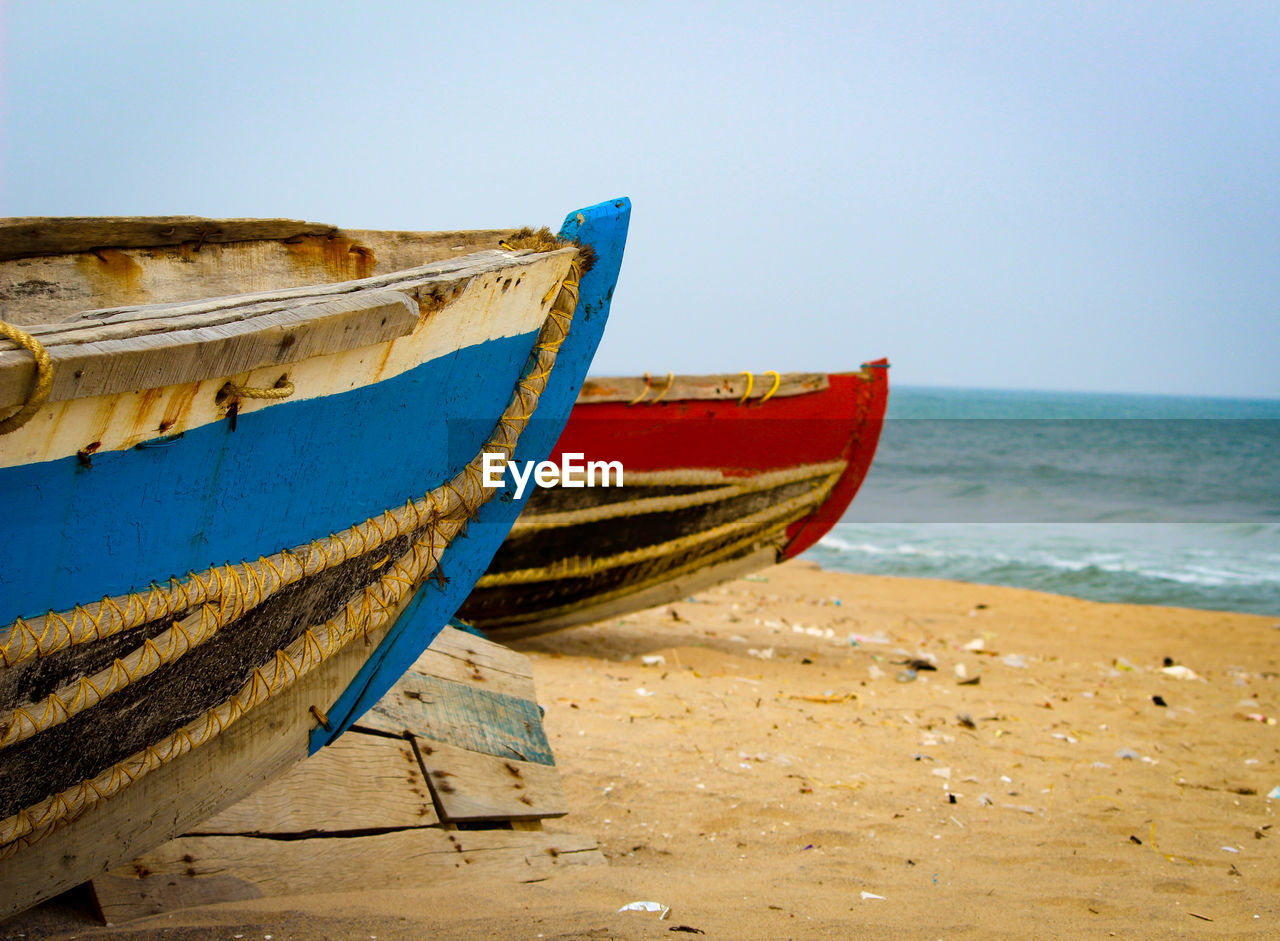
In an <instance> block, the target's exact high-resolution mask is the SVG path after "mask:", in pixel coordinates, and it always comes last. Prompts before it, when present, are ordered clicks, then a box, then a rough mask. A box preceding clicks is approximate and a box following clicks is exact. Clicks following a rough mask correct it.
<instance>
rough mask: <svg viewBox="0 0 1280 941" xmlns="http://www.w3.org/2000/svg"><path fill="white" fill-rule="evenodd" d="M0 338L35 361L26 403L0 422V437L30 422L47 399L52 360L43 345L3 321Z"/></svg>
mask: <svg viewBox="0 0 1280 941" xmlns="http://www.w3.org/2000/svg"><path fill="white" fill-rule="evenodd" d="M0 337H4V338H5V339H7V340H12V341H13V342H14V343H16V344H17V345H18V346H20V347H22V348H23V349H24V350H26V351H27V352H29V353H30V354H31V355H32V356H34V357H35V360H36V375H35V381H34V382H33V383H32V384H31V391H30V392H29V393H28V394H27V401H26V402H24V403H23V405H22V407H21V408H19V409H18V410H17V411H16V412H14V413H13V414H12V415H10V416H9V417H8V418H6V419H4V420H3V421H0V435H7V434H8V433H9V432H11V431H17V430H18V429H19V428H21V427H22V426H23V425H25V424H26V423H27V422H29V421H31V417H32V416H33V415H35V413H36V412H37V411H39V410H40V406H41V405H43V404H44V403H45V400H46V399H48V398H49V393H50V392H51V391H52V390H53V360H52V359H50V358H49V352H48V350H46V349H45V348H44V344H43V343H41V342H40V341H39V340H37V339H36V338H35V337H33V336H32V335H31V334H29V333H27V331H25V330H20V329H18V328H17V327H15V326H14V325H13V324H11V323H6V322H5V321H3V320H0Z"/></svg>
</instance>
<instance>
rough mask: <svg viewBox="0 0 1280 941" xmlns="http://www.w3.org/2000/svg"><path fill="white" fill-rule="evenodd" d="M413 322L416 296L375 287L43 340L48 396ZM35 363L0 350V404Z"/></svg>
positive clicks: (336, 346) (255, 360) (363, 337)
mask: <svg viewBox="0 0 1280 941" xmlns="http://www.w3.org/2000/svg"><path fill="white" fill-rule="evenodd" d="M417 323H418V305H417V303H416V302H415V301H413V300H412V299H410V298H409V297H406V296H405V295H404V294H399V293H397V292H394V291H375V292H370V293H368V294H362V295H354V296H351V297H340V298H334V299H332V300H329V301H327V302H325V303H321V304H308V305H305V306H300V307H296V308H293V309H289V310H282V311H278V312H276V313H270V314H266V315H264V316H261V317H254V318H252V319H249V320H241V321H237V322H232V323H224V324H220V325H216V326H208V327H203V328H200V329H196V330H175V331H171V332H155V333H148V334H146V335H143V336H136V337H126V338H122V339H110V340H104V341H101V342H96V343H74V344H64V345H59V346H52V347H48V348H47V349H48V350H49V356H50V359H52V360H53V389H52V391H51V392H50V395H49V399H50V401H61V400H65V399H74V398H85V397H88V396H94V395H109V394H112V393H115V392H129V391H134V390H141V389H156V388H160V387H162V386H167V385H177V384H179V383H187V382H198V381H201V380H204V379H214V378H218V377H223V376H234V375H236V374H237V373H244V372H249V371H251V370H253V369H258V368H261V367H263V366H271V365H279V366H286V365H288V364H291V363H296V362H301V361H303V360H306V359H308V358H310V357H313V356H323V355H326V354H328V353H337V352H341V351H343V350H349V349H355V348H358V347H362V346H370V345H373V344H376V343H384V342H387V341H389V340H393V339H395V338H397V337H401V336H405V335H407V334H408V333H410V332H412V330H413V328H414V327H415V326H416V325H417ZM34 371H35V365H34V362H33V361H32V358H31V355H30V354H29V353H26V352H25V351H24V352H22V353H13V352H6V353H0V407H3V406H8V405H18V404H20V403H21V402H23V401H25V400H26V397H27V395H28V394H29V390H30V388H31V380H32V376H33V373H34Z"/></svg>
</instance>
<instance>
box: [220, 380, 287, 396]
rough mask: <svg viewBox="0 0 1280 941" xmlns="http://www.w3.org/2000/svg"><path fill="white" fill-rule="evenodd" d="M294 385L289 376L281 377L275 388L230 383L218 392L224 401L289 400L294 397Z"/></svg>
mask: <svg viewBox="0 0 1280 941" xmlns="http://www.w3.org/2000/svg"><path fill="white" fill-rule="evenodd" d="M293 391H294V390H293V383H292V382H290V381H289V378H288V377H287V376H281V377H280V378H279V379H277V380H276V384H275V385H274V386H269V387H265V388H264V387H262V386H238V385H236V384H235V383H233V382H228V383H227V384H226V385H224V386H223V387H222V388H221V389H219V390H218V395H219V396H220V397H221V398H222V400H224V401H225V400H226V399H287V398H288V397H289V396H291V395H293Z"/></svg>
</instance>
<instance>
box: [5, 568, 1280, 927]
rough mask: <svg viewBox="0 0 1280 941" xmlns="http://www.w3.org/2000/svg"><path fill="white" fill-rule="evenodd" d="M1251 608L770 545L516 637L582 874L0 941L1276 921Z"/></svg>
mask: <svg viewBox="0 0 1280 941" xmlns="http://www.w3.org/2000/svg"><path fill="white" fill-rule="evenodd" d="M837 602H838V603H837ZM1278 627H1280V624H1278V622H1277V619H1276V618H1265V617H1257V616H1253V615H1240V614H1223V613H1213V612H1203V611H1190V610H1184V609H1174V608H1159V607H1139V606H1128V605H1109V604H1096V603H1092V602H1085V601H1079V600H1075V599H1071V598H1065V597H1059V596H1054V595H1045V594H1039V593H1035V592H1030V591H1021V590H1016V589H1006V588H991V587H985V586H976V585H968V584H963V583H959V582H945V581H925V580H911V579H895V578H884V577H870V576H854V575H847V574H841V573H833V572H824V571H822V570H820V569H818V568H817V567H816V566H814V565H813V564H811V563H807V562H805V561H803V560H802V561H799V562H792V563H788V564H787V565H784V566H781V567H778V568H775V569H772V570H769V571H767V572H764V573H762V574H761V575H759V576H753V577H750V578H748V579H743V580H739V581H735V582H733V583H731V584H729V585H726V586H723V587H721V588H717V589H712V590H711V591H708V592H706V593H704V594H702V595H699V596H697V597H696V598H695V599H691V600H689V601H686V602H682V603H678V604H674V605H669V606H666V607H663V608H659V609H653V610H651V611H647V612H644V613H642V614H639V615H635V616H632V617H629V618H626V619H625V620H623V621H622V622H621V623H620V622H619V621H617V620H614V621H610V622H608V623H604V624H599V625H592V626H588V627H582V628H575V629H571V630H566V631H561V632H558V633H555V634H550V635H547V636H545V637H542V638H536V639H533V640H529V641H524V642H522V643H520V644H518V645H517V646H518V647H519V649H521V650H523V651H525V652H526V653H527V654H529V655H530V656H531V657H532V658H533V664H534V674H535V678H536V681H537V684H538V697H539V700H540V702H541V703H542V704H543V706H544V707H545V708H546V713H547V714H546V727H547V733H548V736H549V737H550V740H551V744H552V747H553V749H554V750H555V753H556V756H557V760H558V763H559V767H560V769H561V772H562V774H563V779H564V787H565V790H566V793H567V795H568V799H569V806H570V807H571V813H570V815H569V816H568V817H566V818H563V819H561V820H554V821H549V822H548V824H547V828H548V829H551V830H562V831H566V832H573V833H584V834H590V835H592V836H594V837H596V838H598V839H599V840H600V841H601V843H602V844H603V849H604V852H605V855H606V856H607V857H608V865H604V866H592V867H574V868H569V869H564V870H561V871H559V872H558V873H557V874H556V875H554V876H553V877H552V878H551V879H548V880H546V881H544V882H538V883H529V884H512V883H511V882H509V881H507V880H505V879H502V878H499V877H483V878H475V879H466V880H463V881H452V882H450V883H448V884H438V885H434V886H433V885H423V886H422V887H421V888H418V889H414V890H411V891H395V892H390V891H382V890H379V889H378V888H377V887H376V886H369V885H362V883H361V879H360V874H359V873H345V872H335V873H334V883H333V885H332V886H330V887H328V888H330V889H337V890H338V891H328V892H321V891H318V892H317V893H316V894H313V895H305V896H295V897H290V898H286V899H264V900H259V901H256V902H252V903H243V902H242V903H228V904H225V905H218V906H209V907H207V908H203V909H193V910H188V911H185V912H180V913H175V914H173V915H166V916H157V917H155V918H151V919H146V920H144V921H141V922H138V923H135V924H133V925H130V926H127V927H124V928H115V929H104V928H102V927H101V926H96V925H94V924H93V923H91V922H88V921H86V920H85V916H84V907H83V905H81V904H80V903H79V900H76V899H70V900H68V901H67V902H66V903H64V904H60V905H54V906H46V907H45V908H43V909H40V910H37V911H35V912H32V913H28V914H27V915H24V916H21V917H20V918H18V919H15V920H11V921H10V922H9V923H7V924H5V925H2V926H0V936H5V937H20V936H23V935H24V934H25V936H26V937H31V938H42V937H50V938H52V937H57V938H62V937H68V936H70V935H75V936H77V937H85V936H93V935H98V934H110V935H112V936H122V937H129V938H152V937H156V938H159V937H164V938H176V939H182V938H201V939H203V938H225V939H234V938H237V937H241V936H242V937H243V938H245V939H253V938H265V937H267V936H270V937H271V938H272V939H273V941H284V939H295V938H299V939H301V938H352V939H362V938H376V939H380V941H389V939H400V938H404V939H409V938H414V939H416V938H424V937H439V938H459V939H480V938H531V939H532V938H546V939H604V938H616V939H633V938H676V937H684V936H691V937H692V936H697V935H696V934H695V933H694V932H693V931H692V930H690V931H687V932H686V931H676V930H675V929H679V928H687V929H698V930H699V931H702V932H705V936H706V937H708V938H733V939H738V938H762V939H763V938H769V939H773V938H833V939H834V938H855V937H868V938H889V939H899V938H902V939H908V938H909V939H926V941H933V939H939V938H942V939H947V941H953V939H979V938H981V939H987V938H1019V939H1023V938H1076V937H1080V938H1085V937H1087V938H1098V937H1104V938H1105V937H1108V936H1111V935H1114V936H1115V937H1123V938H1166V937H1184V936H1185V937H1192V938H1274V937H1277V936H1280V850H1278V849H1277V847H1280V826H1276V823H1277V817H1276V810H1277V808H1280V799H1275V800H1271V799H1268V797H1267V795H1268V793H1269V792H1271V790H1272V789H1273V788H1276V787H1277V786H1280V725H1274V724H1270V723H1268V721H1266V720H1267V719H1268V718H1269V717H1272V716H1277V715H1280V629H1277V628H1278ZM646 658H648V662H646ZM654 658H661V660H660V661H658V660H656V659H654ZM1166 658H1167V660H1168V662H1169V663H1171V664H1172V668H1171V669H1167V668H1166ZM912 660H921V661H926V662H927V663H928V665H930V666H936V670H932V671H930V670H924V669H918V670H915V671H914V673H911V672H908V671H910V670H911V665H910V663H909V661H912ZM958 671H959V672H958ZM1188 671H1190V675H1188ZM960 672H962V673H963V675H960ZM965 681H968V682H967V683H966V682H965ZM975 681H976V682H975ZM1162 703H1163V704H1162ZM317 888H318V889H323V888H325V887H317ZM634 901H655V902H659V903H661V904H662V905H663V906H669V907H670V912H669V914H668V915H667V916H666V918H663V919H660V918H659V917H658V915H656V914H644V913H619V912H618V909H619V908H620V907H621V906H623V905H625V904H627V903H629V902H634Z"/></svg>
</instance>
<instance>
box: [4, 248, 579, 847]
mask: <svg viewBox="0 0 1280 941" xmlns="http://www.w3.org/2000/svg"><path fill="white" fill-rule="evenodd" d="M579 276H580V274H579V269H578V264H577V261H576V260H575V261H574V262H573V263H572V264H571V265H570V277H569V278H566V279H565V280H566V281H569V280H572V281H573V284H574V286H575V287H576V284H577V279H578V277H579ZM571 301H572V303H573V306H570V303H571ZM575 306H576V291H575V290H569V291H562V292H560V293H559V294H558V295H557V297H556V303H555V305H554V306H553V308H552V310H551V311H550V312H549V314H548V316H547V319H546V321H545V322H544V323H543V327H542V330H541V331H540V332H539V334H538V341H537V342H536V343H535V345H534V348H533V351H532V353H533V356H531V359H535V358H536V364H537V366H539V367H543V366H545V367H546V368H539V369H530V368H528V364H526V369H525V370H523V371H522V378H521V379H520V381H519V382H518V383H517V387H516V389H515V390H513V393H512V397H511V399H510V400H509V401H508V404H507V409H506V410H505V411H504V416H505V415H506V413H507V412H510V411H513V410H515V409H519V410H520V412H521V422H520V431H523V430H524V427H525V426H526V425H527V424H528V421H529V418H530V416H531V414H532V413H531V411H528V410H526V409H525V407H524V404H523V397H522V395H521V389H522V387H523V388H524V389H525V390H528V391H529V392H530V394H531V396H532V397H533V398H534V402H535V405H534V407H535V408H536V402H537V400H538V399H539V398H541V395H542V392H543V391H544V389H545V387H546V382H545V377H546V373H547V371H548V370H549V368H550V365H551V364H553V363H554V361H555V355H556V353H555V350H557V349H558V348H559V345H560V343H561V342H562V341H563V339H564V335H565V333H566V331H567V325H568V323H569V322H570V321H571V320H572V318H573V314H574V307H575ZM557 331H558V333H559V339H558V340H557V339H556V337H555V335H556V333H557ZM544 341H547V343H546V345H544ZM551 347H554V349H552V348H551ZM510 436H511V433H510V431H509V430H508V427H507V425H505V424H504V423H503V422H501V421H499V422H498V423H497V424H496V426H495V428H494V431H493V432H492V433H491V434H490V437H489V440H487V441H486V442H485V444H484V445H483V446H482V447H481V449H480V453H479V454H477V455H476V456H475V457H474V458H473V459H472V460H471V462H469V464H468V468H469V467H470V465H471V464H474V465H476V467H477V472H478V469H479V467H480V461H481V460H482V458H483V455H484V453H485V452H492V451H505V452H506V457H507V458H508V459H509V458H510V456H511V454H512V452H513V451H514V447H515V442H512V441H509V438H510ZM468 468H464V469H463V471H462V472H460V473H459V474H458V475H456V476H455V477H454V479H453V480H452V481H450V482H448V483H446V484H444V485H442V486H441V487H438V488H436V491H435V492H429V493H428V494H427V498H429V499H430V502H431V504H432V505H433V507H434V506H437V505H438V504H436V500H435V493H438V492H440V491H444V490H449V491H450V492H453V493H454V494H455V495H456V490H454V484H455V483H456V482H457V481H458V480H459V478H464V481H463V482H464V483H465V478H467V477H468ZM496 492H497V491H496V490H487V489H485V488H483V487H482V488H480V490H479V492H478V494H477V496H476V499H477V500H478V501H479V502H485V501H487V500H489V499H490V498H492V496H493V495H494V494H495V493H496ZM420 502H424V501H415V504H416V503H420ZM476 509H478V506H476V507H472V506H468V505H466V504H462V503H460V504H459V505H456V506H451V507H449V510H450V515H449V516H447V517H443V518H442V517H441V516H436V517H435V519H434V520H432V523H431V525H430V526H428V527H427V533H426V534H425V535H426V538H427V539H429V543H428V544H425V545H424V544H423V542H422V538H421V537H420V538H418V539H416V540H415V541H414V543H413V545H412V547H411V548H410V549H409V551H407V552H406V553H405V554H404V556H401V558H400V559H398V560H397V561H396V563H395V564H394V565H393V566H392V567H391V568H390V570H389V571H388V572H387V573H386V574H385V575H384V576H383V577H382V578H381V579H379V580H378V581H377V582H375V583H374V584H372V585H370V586H368V587H367V588H365V589H364V590H363V592H362V601H363V604H362V605H361V609H362V611H365V612H369V611H371V610H372V605H374V604H376V606H377V607H378V610H379V613H380V616H381V618H382V620H381V621H378V622H377V623H376V624H375V623H373V621H374V620H375V619H374V616H373V615H372V614H368V615H357V614H353V605H352V604H351V603H348V604H347V605H346V606H345V607H344V609H343V612H342V614H341V615H339V617H337V618H334V619H331V620H329V621H327V622H326V623H325V624H323V625H321V626H320V630H322V631H324V632H325V640H324V641H321V640H320V639H319V637H318V636H317V635H316V634H315V632H314V631H313V630H311V629H307V630H305V631H304V632H303V634H302V636H301V637H298V638H296V639H295V640H294V641H293V642H292V643H290V644H289V645H288V646H287V647H286V648H285V649H284V650H283V651H278V652H277V656H276V658H275V660H274V662H273V668H274V669H273V677H272V678H271V679H270V680H268V679H267V678H266V677H265V676H264V674H263V673H262V670H261V668H259V669H257V670H255V671H254V675H253V679H252V680H251V681H250V683H249V684H247V687H246V688H242V689H241V691H240V693H238V694H236V695H234V696H232V697H231V698H230V699H229V700H227V701H226V702H224V703H223V704H222V705H221V706H217V707H214V708H213V709H210V710H208V711H207V712H206V713H205V715H204V716H203V717H202V718H201V719H197V720H195V721H194V722H191V723H188V724H187V725H185V726H183V727H182V728H180V729H178V730H177V731H176V732H174V733H173V734H171V735H170V736H169V737H168V738H167V739H165V740H164V741H163V742H161V743H160V744H159V745H157V746H148V747H147V748H145V749H143V750H142V751H141V752H138V753H135V754H134V755H133V756H131V757H130V758H126V759H125V760H123V761H121V762H117V763H116V764H115V765H114V766H112V767H111V768H109V769H107V770H106V771H103V772H101V773H100V774H98V775H96V776H94V777H93V778H90V779H88V780H85V781H82V782H80V783H79V784H77V785H73V786H72V787H70V788H67V789H66V790H64V791H63V792H61V793H59V794H55V795H52V796H50V797H48V798H45V799H44V800H42V801H39V802H37V803H36V804H33V805H32V806H30V807H27V808H24V809H23V810H20V811H18V812H17V813H16V814H13V815H12V816H10V817H8V818H6V819H4V820H0V859H4V858H7V857H8V856H10V855H12V854H13V853H16V852H18V851H19V850H20V849H22V848H23V847H24V846H29V845H31V844H32V843H34V842H36V841H37V840H39V839H41V838H42V837H44V836H47V835H48V834H49V833H51V832H52V831H53V829H54V828H55V827H57V826H58V825H59V824H60V823H63V822H69V821H70V820H73V819H75V818H76V817H78V816H80V815H81V814H83V813H84V812H85V811H86V810H88V809H89V808H90V807H92V806H93V805H94V804H96V803H97V802H98V801H100V800H103V799H105V798H108V797H110V796H112V795H114V794H115V793H117V792H118V791H119V790H121V789H122V788H124V787H127V786H128V785H129V784H131V783H133V782H134V781H136V780H137V779H138V778H140V777H142V776H143V775H145V774H147V773H149V772H150V771H153V770H155V769H156V768H158V767H160V766H161V765H163V764H166V763H168V762H169V761H171V760H173V759H174V758H176V757H178V756H179V755H182V754H185V753H186V752H188V751H190V750H191V749H193V748H195V747H197V746H198V745H201V744H203V743H204V742H206V741H208V740H209V739H211V738H213V737H215V736H216V735H218V734H220V733H221V732H222V731H223V730H224V729H225V728H226V727H227V726H229V725H230V724H232V723H233V722H234V721H236V720H237V719H238V718H240V716H242V715H244V713H245V712H246V711H248V710H249V709H251V708H253V707H254V706H256V705H258V704H260V703H261V702H263V701H265V700H266V699H267V698H270V696H272V695H274V694H275V693H278V692H280V691H281V690H283V689H285V688H287V687H288V686H289V685H291V684H292V683H293V682H295V681H296V680H297V679H298V678H300V677H302V676H305V675H306V674H308V673H309V672H311V671H312V670H313V669H315V668H316V667H317V666H319V665H320V664H321V663H323V662H324V661H325V660H327V659H328V658H329V657H331V656H333V654H334V653H336V652H337V651H339V650H341V649H343V648H344V647H345V646H346V645H347V643H348V642H350V641H351V640H352V639H353V638H354V637H355V635H356V634H361V635H363V636H367V635H368V633H369V632H370V631H371V630H376V629H377V628H379V627H381V626H382V625H383V624H385V623H386V621H387V620H388V619H389V615H388V612H389V611H391V610H392V609H393V608H394V607H395V606H396V605H398V604H399V601H400V599H401V598H403V597H404V595H405V592H404V587H405V586H407V587H408V588H410V589H412V588H415V587H417V586H418V585H420V584H421V583H422V581H423V580H424V579H425V578H426V576H427V575H429V574H430V572H431V571H432V570H434V569H435V568H437V567H438V565H439V559H440V556H441V555H442V554H443V553H444V551H445V549H446V548H447V547H448V546H449V544H450V543H451V542H452V540H453V538H454V537H455V536H456V535H457V533H458V532H459V531H460V530H461V529H462V527H463V525H464V523H465V522H466V518H467V516H468V515H469V514H470V513H472V512H474V511H475V510H476ZM389 514H390V515H393V516H395V514H396V511H388V513H385V514H383V516H384V517H385V516H387V515H389ZM410 515H412V514H410ZM367 522H368V521H367ZM360 528H361V527H353V529H360ZM446 528H447V529H449V530H450V532H449V533H448V535H447V536H444V534H443V530H445V529H446ZM348 532H349V531H348ZM438 537H443V538H438ZM313 545H314V543H313ZM409 557H412V558H411V560H410V563H409V567H408V568H406V567H405V565H404V562H405V559H408V558H409ZM233 568H235V567H234V566H227V567H226V569H228V570H229V569H233ZM304 568H305V566H304ZM219 577H220V576H219ZM393 589H394V590H393ZM371 603H372V604H371ZM119 663H120V661H119V660H117V661H116V664H119ZM115 666H116V665H115V664H113V666H112V670H114V669H115ZM124 672H126V673H127V670H125V671H124ZM202 722H203V726H202V725H201V723H202Z"/></svg>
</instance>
